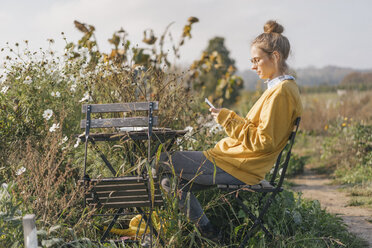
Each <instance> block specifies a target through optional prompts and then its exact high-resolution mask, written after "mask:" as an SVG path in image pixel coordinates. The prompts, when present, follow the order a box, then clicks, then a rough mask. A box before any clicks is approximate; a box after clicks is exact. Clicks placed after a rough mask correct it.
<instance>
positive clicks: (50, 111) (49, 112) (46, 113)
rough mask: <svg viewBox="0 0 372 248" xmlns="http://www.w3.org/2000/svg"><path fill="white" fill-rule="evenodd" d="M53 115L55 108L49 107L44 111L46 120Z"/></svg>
mask: <svg viewBox="0 0 372 248" xmlns="http://www.w3.org/2000/svg"><path fill="white" fill-rule="evenodd" d="M52 115H53V110H51V109H47V110H45V111H44V113H43V118H44V119H46V120H49V119H50V118H51V117H52Z"/></svg>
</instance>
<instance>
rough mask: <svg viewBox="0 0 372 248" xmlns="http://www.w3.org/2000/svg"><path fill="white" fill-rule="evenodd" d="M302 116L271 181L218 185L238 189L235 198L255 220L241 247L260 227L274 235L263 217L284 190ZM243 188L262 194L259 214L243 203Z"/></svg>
mask: <svg viewBox="0 0 372 248" xmlns="http://www.w3.org/2000/svg"><path fill="white" fill-rule="evenodd" d="M300 120H301V118H300V117H298V118H297V119H296V120H295V123H294V127H293V131H292V132H291V134H290V136H289V139H288V143H287V144H286V146H285V147H284V149H283V150H282V151H281V152H280V154H279V156H278V158H277V161H276V163H275V166H274V170H273V174H272V175H271V178H270V181H269V182H268V181H265V180H263V181H261V182H260V183H259V184H256V185H226V184H220V185H217V186H218V188H219V189H221V190H223V191H228V192H233V191H236V193H235V194H234V195H235V200H236V201H237V203H238V205H239V206H240V207H241V208H242V210H243V211H244V212H245V213H246V214H247V215H248V216H249V218H250V219H251V220H252V221H253V225H252V226H251V227H250V228H249V230H248V232H247V233H246V234H245V236H244V239H243V241H242V243H241V244H240V246H239V247H244V246H245V244H246V243H247V242H248V240H249V238H250V237H252V236H253V235H254V234H255V233H256V232H257V231H258V228H257V227H259V228H261V229H262V230H263V231H264V232H265V234H266V235H267V236H268V237H269V238H270V239H271V238H272V237H273V236H272V234H271V233H270V231H269V230H268V228H266V227H265V225H264V223H263V217H264V215H265V214H266V213H267V211H268V209H269V207H270V205H271V203H272V202H273V200H274V199H275V196H276V195H277V194H278V193H280V192H282V191H283V188H282V185H283V181H284V178H285V175H286V171H287V168H288V163H289V160H290V157H291V150H292V146H293V143H294V140H295V137H296V133H297V130H298V126H299V124H300ZM282 155H284V156H285V158H284V161H282ZM242 190H244V191H248V192H252V193H259V194H261V195H260V197H259V213H258V215H254V214H253V213H252V212H251V211H250V210H249V208H248V207H247V206H246V205H245V204H244V203H243V201H244V199H243V197H242V196H241V194H239V193H240V192H241V191H242Z"/></svg>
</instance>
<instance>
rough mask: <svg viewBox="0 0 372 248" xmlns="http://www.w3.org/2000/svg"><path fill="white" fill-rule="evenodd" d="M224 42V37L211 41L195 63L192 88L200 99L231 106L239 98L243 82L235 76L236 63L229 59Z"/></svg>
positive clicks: (192, 67)
mask: <svg viewBox="0 0 372 248" xmlns="http://www.w3.org/2000/svg"><path fill="white" fill-rule="evenodd" d="M224 41H225V39H224V38H222V37H215V38H213V39H211V40H210V41H209V44H208V47H207V48H206V49H205V51H204V52H203V54H202V57H201V59H200V60H197V61H195V62H194V63H193V65H192V66H191V69H193V70H194V72H193V76H192V79H193V82H192V86H193V89H194V90H196V91H198V92H199V94H200V93H201V94H200V97H208V98H209V99H210V100H212V101H214V102H217V103H218V104H219V105H222V103H224V104H225V105H227V106H230V105H232V104H233V103H235V101H236V98H237V96H239V93H240V92H239V91H240V90H241V89H242V88H243V81H242V79H241V78H240V77H237V76H236V75H235V71H236V68H235V61H234V60H233V59H231V58H230V57H229V53H230V52H229V51H228V50H227V48H226V47H225V44H224Z"/></svg>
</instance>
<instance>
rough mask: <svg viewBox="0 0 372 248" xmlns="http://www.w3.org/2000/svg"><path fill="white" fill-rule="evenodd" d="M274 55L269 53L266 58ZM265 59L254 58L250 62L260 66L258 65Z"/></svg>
mask: <svg viewBox="0 0 372 248" xmlns="http://www.w3.org/2000/svg"><path fill="white" fill-rule="evenodd" d="M271 54H272V52H269V53H267V54H266V55H265V56H270V55H271ZM262 59H263V58H260V57H254V58H251V59H250V61H251V63H252V64H254V65H258V63H260V61H261V60H262Z"/></svg>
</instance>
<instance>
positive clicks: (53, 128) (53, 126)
mask: <svg viewBox="0 0 372 248" xmlns="http://www.w3.org/2000/svg"><path fill="white" fill-rule="evenodd" d="M58 128H59V123H57V124H55V123H53V125H52V126H51V127H50V128H49V132H51V133H53V132H54V131H56V130H57V129H58Z"/></svg>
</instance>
